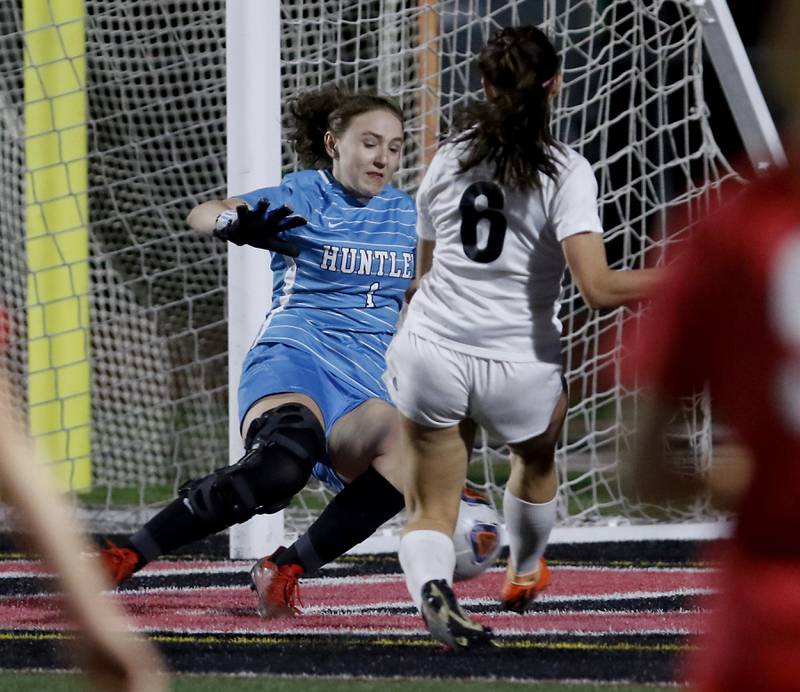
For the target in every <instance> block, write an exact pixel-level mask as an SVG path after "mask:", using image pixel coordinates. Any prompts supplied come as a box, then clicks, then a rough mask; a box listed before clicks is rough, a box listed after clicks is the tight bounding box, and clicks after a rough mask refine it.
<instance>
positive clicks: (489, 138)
mask: <svg viewBox="0 0 800 692" xmlns="http://www.w3.org/2000/svg"><path fill="white" fill-rule="evenodd" d="M559 64H560V62H559V57H558V54H557V53H556V50H555V48H554V47H553V44H552V43H550V40H549V39H548V38H547V35H546V34H545V33H544V32H542V31H541V30H539V29H537V28H536V27H535V26H521V27H509V28H506V29H502V30H500V31H499V32H497V33H496V34H495V35H494V36H493V37H492V38H491V39H490V40H489V42H488V43H487V44H486V46H485V47H484V48H483V49H482V50H481V52H480V54H479V56H478V65H479V67H480V71H481V76H482V77H483V79H484V80H485V81H486V82H488V84H489V85H490V89H491V91H492V94H491V96H490V95H489V94H487V100H486V101H483V102H479V103H474V104H472V105H470V106H468V107H467V108H466V109H464V110H463V111H462V112H461V113H460V114H459V117H458V119H457V120H456V134H455V137H454V139H455V141H458V142H466V143H467V144H468V152H467V154H466V156H465V157H464V158H462V159H461V170H462V171H466V170H469V169H470V168H472V167H473V166H477V165H478V164H480V163H484V162H485V163H488V164H489V165H493V166H494V175H495V179H496V180H497V181H498V182H500V183H501V184H504V185H508V186H509V187H511V188H514V189H517V190H525V189H530V188H533V187H538V186H539V185H540V184H541V182H542V177H541V176H542V175H546V176H548V177H550V178H553V179H555V177H556V173H557V171H556V163H555V156H554V151H553V150H554V148H558V147H559V146H560V145H559V144H558V142H556V140H555V139H554V138H553V135H552V134H551V132H550V86H551V85H552V84H553V82H554V81H555V80H556V79H558V74H559Z"/></svg>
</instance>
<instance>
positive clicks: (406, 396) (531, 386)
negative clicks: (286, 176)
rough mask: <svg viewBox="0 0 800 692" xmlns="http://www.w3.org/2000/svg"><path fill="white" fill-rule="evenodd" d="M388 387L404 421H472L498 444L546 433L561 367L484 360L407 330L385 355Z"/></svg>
mask: <svg viewBox="0 0 800 692" xmlns="http://www.w3.org/2000/svg"><path fill="white" fill-rule="evenodd" d="M384 381H385V382H386V386H387V388H388V389H389V394H390V395H391V397H392V401H393V402H394V405H395V406H396V407H397V409H398V410H399V411H400V413H402V414H403V415H404V416H405V417H406V418H410V419H411V420H413V421H415V422H416V423H419V424H420V425H426V426H428V427H431V428H448V427H451V426H453V425H457V424H458V423H459V422H460V421H461V420H463V419H464V418H472V419H473V420H474V421H475V422H476V423H478V425H480V426H482V427H483V428H484V429H485V430H486V431H487V432H488V433H489V437H490V438H491V439H492V440H493V441H495V442H498V443H499V442H522V441H523V440H527V439H529V438H531V437H534V436H536V435H539V434H541V433H543V432H544V431H545V429H546V428H547V426H548V424H549V423H550V419H551V418H552V416H553V411H554V410H555V407H556V404H557V403H558V398H559V396H560V395H561V392H562V391H563V386H562V379H561V366H560V365H555V364H552V363H542V362H539V361H522V362H510V361H503V360H490V359H488V358H481V357H479V356H474V355H470V354H468V353H462V352H460V351H454V350H453V349H450V348H448V347H447V346H445V345H443V344H441V343H437V342H434V341H431V340H430V339H426V338H424V337H421V336H418V335H417V334H414V333H412V332H409V331H408V330H405V329H401V330H400V331H399V332H398V333H397V334H396V335H395V337H394V339H393V340H392V343H391V345H390V346H389V350H388V351H387V352H386V372H385V373H384Z"/></svg>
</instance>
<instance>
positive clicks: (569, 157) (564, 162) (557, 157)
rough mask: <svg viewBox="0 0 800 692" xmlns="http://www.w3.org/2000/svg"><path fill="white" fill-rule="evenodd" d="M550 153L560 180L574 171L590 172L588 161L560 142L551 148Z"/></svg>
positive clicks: (590, 165) (590, 167)
mask: <svg viewBox="0 0 800 692" xmlns="http://www.w3.org/2000/svg"><path fill="white" fill-rule="evenodd" d="M551 152H552V155H553V159H554V161H555V164H556V168H557V169H558V171H559V174H560V177H562V178H563V177H566V176H567V175H569V174H570V173H573V172H576V171H580V172H586V171H589V172H590V171H591V170H592V164H590V163H589V159H587V158H586V157H585V156H583V155H582V154H579V153H578V152H577V151H575V149H573V148H572V147H569V146H567V145H566V144H563V143H562V142H557V143H556V144H555V145H554V146H553V147H551Z"/></svg>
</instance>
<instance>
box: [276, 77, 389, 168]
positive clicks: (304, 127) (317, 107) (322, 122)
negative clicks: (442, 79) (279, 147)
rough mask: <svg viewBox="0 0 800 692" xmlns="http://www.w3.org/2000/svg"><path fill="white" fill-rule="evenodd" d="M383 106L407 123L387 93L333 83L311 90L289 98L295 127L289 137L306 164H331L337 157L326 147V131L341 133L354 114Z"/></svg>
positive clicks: (315, 165) (317, 166) (357, 114)
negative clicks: (348, 88)
mask: <svg viewBox="0 0 800 692" xmlns="http://www.w3.org/2000/svg"><path fill="white" fill-rule="evenodd" d="M376 110H383V111H387V112H389V113H392V114H393V115H395V116H397V119H398V120H399V121H400V124H401V125H402V124H403V111H402V109H401V108H400V106H399V105H398V104H397V103H396V102H395V101H394V100H393V99H391V98H389V97H387V96H379V95H377V94H372V93H357V94H354V93H351V92H349V91H347V90H346V89H344V88H342V87H340V86H338V85H336V84H332V85H330V86H325V87H322V88H321V89H318V90H316V91H308V92H306V93H304V94H301V95H300V96H296V97H295V98H293V99H292V100H291V101H290V102H289V112H290V114H291V118H292V123H293V127H292V130H291V131H290V132H289V135H288V137H289V141H290V142H291V144H292V148H293V149H294V150H295V151H296V152H297V156H298V159H299V160H300V165H301V166H302V167H303V168H329V167H330V166H331V165H332V164H333V161H332V160H331V157H330V156H329V155H328V152H327V151H326V150H325V133H326V132H327V131H328V130H330V131H331V132H332V133H333V134H334V135H336V136H337V137H341V136H342V135H343V134H344V133H345V130H347V128H348V126H349V125H350V122H351V121H352V120H353V118H355V117H357V116H359V115H361V114H362V113H368V112H370V111H376Z"/></svg>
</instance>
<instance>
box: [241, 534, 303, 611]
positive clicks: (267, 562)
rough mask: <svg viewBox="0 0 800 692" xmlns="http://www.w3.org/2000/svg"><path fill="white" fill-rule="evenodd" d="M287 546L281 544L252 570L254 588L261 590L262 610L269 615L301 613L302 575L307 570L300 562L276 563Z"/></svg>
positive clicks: (259, 603) (259, 601)
mask: <svg viewBox="0 0 800 692" xmlns="http://www.w3.org/2000/svg"><path fill="white" fill-rule="evenodd" d="M284 550H285V548H282V547H281V548H278V549H277V550H276V551H275V552H274V553H272V555H269V556H268V557H262V558H261V559H260V560H259V561H258V562H256V564H254V565H253V567H252V569H251V570H250V584H251V588H252V589H253V590H254V591H255V592H256V593H257V594H258V614H259V615H260V616H261V617H262V618H265V619H271V618H278V617H294V616H295V615H298V614H299V613H300V609H299V608H298V607H297V606H296V605H295V600H297V602H298V603H300V605H302V604H303V602H302V601H301V600H300V586H299V584H298V582H297V579H298V577H300V576H301V575H302V574H303V571H304V570H303V568H302V567H301V566H300V565H295V564H288V565H276V564H275V563H274V562H273V560H274V559H275V557H277V556H278V555H279V554H280V553H281V552H283V551H284Z"/></svg>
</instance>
